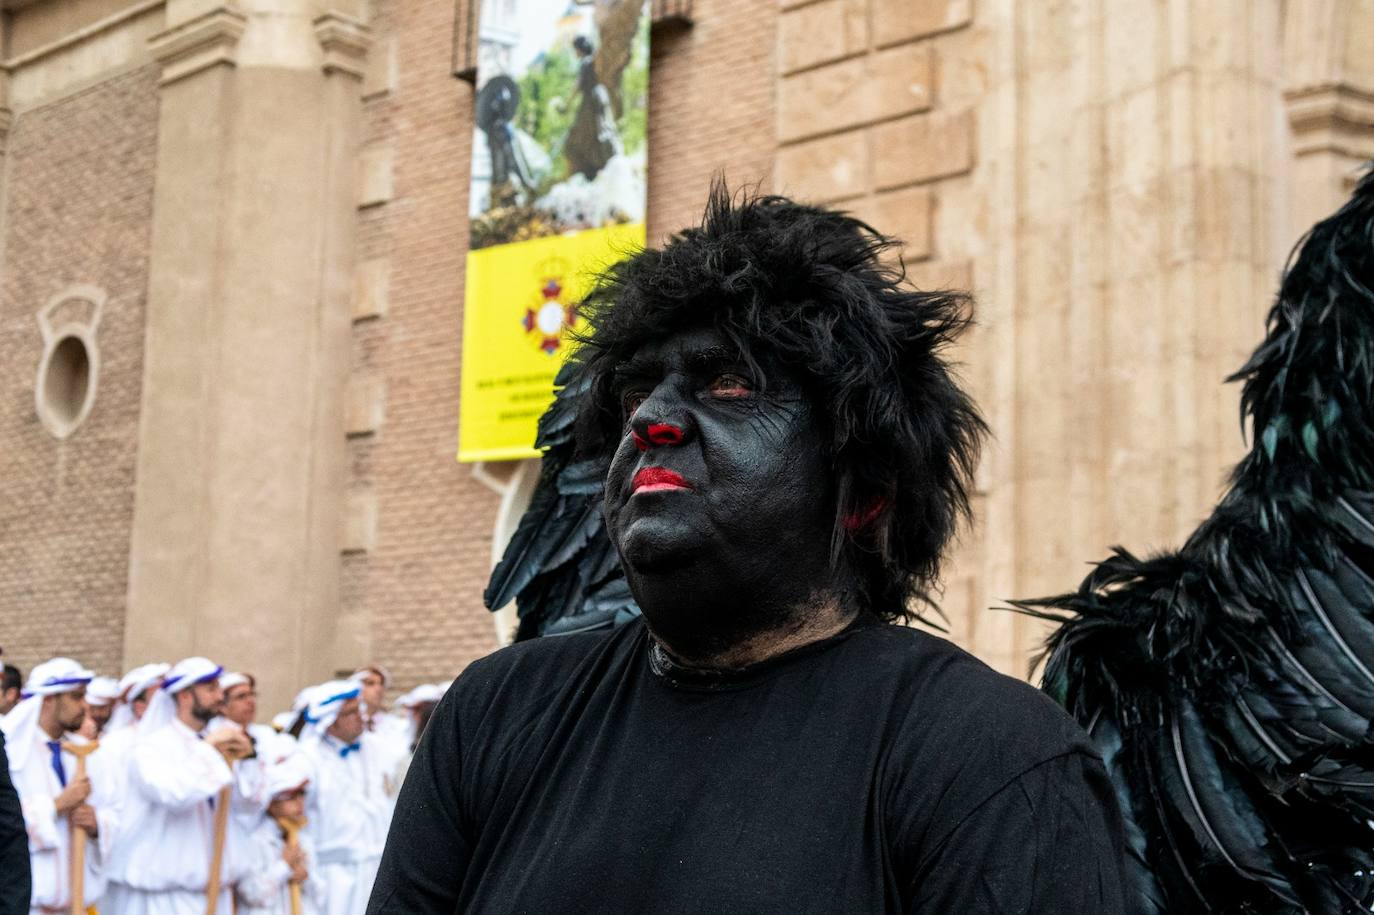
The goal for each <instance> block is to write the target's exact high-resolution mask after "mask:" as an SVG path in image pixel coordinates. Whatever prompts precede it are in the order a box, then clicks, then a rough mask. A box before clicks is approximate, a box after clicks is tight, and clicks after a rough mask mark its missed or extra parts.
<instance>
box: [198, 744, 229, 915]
mask: <svg viewBox="0 0 1374 915" xmlns="http://www.w3.org/2000/svg"><path fill="white" fill-rule="evenodd" d="M220 753H221V754H223V756H224V761H225V762H227V763H228V764H229V774H230V778H229V784H227V785H225V786H224V787H223V788H221V789H219V797H218V798H217V799H216V801H215V844H214V849H213V851H212V852H211V854H210V879H209V880H208V881H207V882H206V884H205V915H215V909H216V908H218V906H219V878H220V871H221V869H223V867H224V837H225V835H226V834H227V833H228V831H229V801H230V798H231V795H232V794H233V791H234V780H233V772H234V760H235V759H237V757H236V756H234V755H233V754H230V753H225V752H224V751H223V750H220Z"/></svg>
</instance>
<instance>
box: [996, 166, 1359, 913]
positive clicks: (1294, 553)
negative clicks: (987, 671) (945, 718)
mask: <svg viewBox="0 0 1374 915" xmlns="http://www.w3.org/2000/svg"><path fill="white" fill-rule="evenodd" d="M1234 379H1240V380H1243V381H1244V390H1243V394H1242V398H1241V414H1242V422H1248V423H1249V425H1250V428H1251V430H1252V431H1253V447H1252V450H1251V451H1250V452H1249V454H1248V455H1247V456H1246V457H1245V458H1244V459H1243V460H1242V461H1241V462H1240V464H1239V465H1238V466H1237V467H1236V468H1235V471H1234V473H1233V475H1232V478H1231V485H1230V487H1229V488H1228V491H1227V493H1226V494H1225V496H1224V497H1223V498H1222V500H1221V503H1220V504H1219V505H1218V506H1217V507H1216V509H1215V510H1214V511H1213V513H1212V515H1211V516H1210V517H1209V518H1208V519H1207V520H1206V521H1205V522H1204V523H1203V524H1202V525H1201V526H1200V527H1199V528H1198V529H1197V531H1196V532H1195V533H1194V534H1193V535H1192V536H1191V537H1190V538H1189V539H1188V541H1187V542H1186V543H1185V544H1184V546H1183V547H1182V548H1181V549H1179V550H1178V551H1177V552H1171V553H1165V554H1162V555H1157V556H1153V557H1150V558H1148V559H1141V558H1138V557H1136V556H1134V555H1132V554H1131V553H1128V552H1127V551H1126V550H1124V549H1121V548H1120V547H1118V548H1116V549H1115V551H1114V552H1113V555H1112V556H1111V557H1110V558H1108V559H1106V560H1105V561H1103V562H1101V563H1099V564H1098V565H1097V566H1096V567H1095V569H1094V571H1093V572H1092V574H1090V575H1089V576H1088V577H1087V579H1086V580H1085V581H1084V582H1083V583H1082V585H1081V586H1080V587H1079V589H1078V590H1077V591H1076V592H1074V593H1071V594H1064V595H1060V596H1058V597H1052V598H1043V599H1038V600H1028V601H1018V602H1015V604H1016V606H1017V607H1018V608H1019V609H1021V610H1023V611H1024V612H1027V613H1031V614H1033V615H1036V616H1040V617H1042V618H1046V619H1051V620H1054V621H1056V622H1060V623H1062V625H1061V626H1060V628H1059V629H1058V630H1057V631H1056V632H1055V633H1054V634H1053V635H1052V636H1051V637H1050V639H1049V642H1048V646H1047V651H1048V662H1047V665H1046V669H1045V679H1044V688H1045V689H1046V690H1047V691H1049V692H1050V693H1051V694H1052V695H1053V696H1054V697H1055V698H1056V699H1058V700H1059V701H1060V702H1062V703H1063V704H1064V706H1065V707H1066V708H1068V710H1069V711H1070V712H1071V713H1072V714H1073V715H1074V716H1075V717H1077V719H1078V720H1079V721H1080V722H1081V723H1082V724H1083V725H1084V726H1085V727H1087V728H1088V730H1089V732H1090V733H1091V734H1092V736H1093V738H1094V740H1095V741H1096V743H1097V745H1098V747H1099V749H1100V750H1101V752H1102V753H1103V755H1104V757H1105V759H1106V763H1107V766H1108V769H1109V771H1110V773H1111V775H1112V778H1113V781H1114V783H1115V785H1116V789H1117V792H1118V795H1119V798H1120V801H1121V805H1122V807H1123V809H1124V812H1125V813H1126V816H1127V831H1128V836H1127V838H1128V840H1129V842H1128V844H1129V846H1130V862H1129V867H1130V869H1131V870H1132V871H1133V876H1134V878H1135V884H1136V886H1137V887H1138V890H1137V893H1136V896H1135V902H1136V906H1137V908H1138V910H1139V911H1141V912H1148V913H1157V912H1158V913H1162V912H1168V913H1189V912H1224V913H1240V912H1247V913H1248V912H1313V913H1328V912H1331V913H1336V912H1356V911H1364V912H1368V911H1369V910H1370V907H1371V903H1374V873H1372V872H1374V829H1371V826H1370V822H1371V820H1372V819H1374V739H1372V738H1371V734H1370V724H1371V721H1374V479H1371V477H1374V173H1368V174H1366V176H1365V178H1364V179H1363V180H1362V181H1361V182H1360V183H1359V185H1358V187H1357V188H1356V191H1355V195H1354V198H1353V199H1352V200H1351V201H1349V202H1348V203H1347V204H1346V205H1345V206H1344V207H1343V208H1342V209H1341V210H1340V211H1339V212H1338V213H1336V214H1335V215H1334V216H1332V217H1331V218H1329V219H1327V220H1325V221H1323V222H1321V223H1319V224H1317V226H1315V227H1314V228H1313V229H1312V231H1311V232H1310V233H1309V234H1308V236H1307V237H1306V239H1305V240H1304V241H1303V242H1302V244H1301V245H1300V248H1299V250H1298V253H1297V256H1296V258H1295V259H1294V260H1293V261H1292V262H1291V263H1290V265H1289V268H1288V270H1287V272H1286V275H1285V277H1284V279H1283V282H1282V285H1281V288H1280V291H1279V295H1278V299H1277V302H1276V303H1275V305H1274V307H1273V309H1272V311H1271V312H1270V314H1269V319H1268V326H1267V336H1266V338H1265V340H1264V342H1263V343H1262V344H1261V345H1260V347H1259V348H1258V349H1257V350H1256V351H1255V353H1254V355H1253V356H1252V357H1251V359H1250V361H1249V362H1248V363H1246V365H1245V366H1244V367H1243V368H1241V370H1240V371H1239V372H1237V373H1236V375H1235V376H1234ZM1234 379H1233V380H1234Z"/></svg>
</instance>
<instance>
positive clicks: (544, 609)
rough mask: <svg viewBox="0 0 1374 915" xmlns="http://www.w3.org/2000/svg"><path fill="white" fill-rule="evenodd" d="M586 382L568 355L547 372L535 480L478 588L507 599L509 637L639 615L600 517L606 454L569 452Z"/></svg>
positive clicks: (488, 598)
mask: <svg viewBox="0 0 1374 915" xmlns="http://www.w3.org/2000/svg"><path fill="white" fill-rule="evenodd" d="M589 384H590V381H589V380H588V379H587V378H586V377H585V376H583V377H579V376H578V374H577V372H576V371H575V364H574V363H573V362H569V363H567V364H566V365H564V367H563V369H562V371H560V372H559V373H558V377H557V378H556V379H554V387H555V395H554V401H553V403H552V404H551V405H550V406H549V409H548V410H546V411H545V412H544V415H543V416H541V417H540V419H539V434H538V437H537V438H536V439H535V447H537V448H539V449H541V450H542V451H543V452H544V458H543V463H542V465H541V467H540V476H539V482H538V484H537V485H536V487H535V490H534V497H533V498H532V499H531V501H530V507H529V508H528V509H527V510H526V511H525V514H524V515H523V516H522V517H521V519H520V526H519V527H518V528H516V530H515V535H514V536H513V537H512V538H511V541H510V544H509V545H507V547H506V552H505V553H504V554H503V555H502V557H501V561H500V562H499V563H498V564H497V566H496V568H495V569H493V570H492V573H491V579H490V580H489V581H488V583H487V590H486V592H485V593H484V594H483V595H482V598H483V601H484V602H485V603H486V605H487V607H488V608H489V609H491V610H499V609H501V608H502V607H504V606H506V605H507V604H509V603H510V602H511V601H515V608H516V613H517V614H518V615H519V618H520V625H519V627H518V628H517V629H516V632H515V638H516V640H517V641H519V640H522V639H529V638H535V637H536V636H541V635H563V634H567V633H570V632H585V631H588V630H591V629H601V628H609V627H611V626H615V625H619V624H621V623H625V622H628V621H629V620H631V619H634V618H635V617H636V616H638V615H639V607H638V605H636V604H635V601H634V598H633V597H632V596H631V595H630V586H629V584H628V583H627V582H626V581H625V574H624V572H622V571H621V569H620V558H619V557H618V556H617V555H616V552H615V547H614V545H612V543H611V539H610V537H609V536H608V535H607V534H606V527H605V524H604V523H603V522H602V520H601V485H602V481H604V480H605V478H606V468H607V464H608V463H609V459H605V460H581V461H579V460H576V459H575V454H576V443H575V441H574V436H573V432H574V426H575V424H576V422H577V411H578V407H579V404H580V399H581V397H582V396H583V395H584V394H586V393H587V387H588V385H589Z"/></svg>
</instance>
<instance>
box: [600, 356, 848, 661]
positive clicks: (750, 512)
mask: <svg viewBox="0 0 1374 915" xmlns="http://www.w3.org/2000/svg"><path fill="white" fill-rule="evenodd" d="M756 371H757V370H752V369H751V368H750V367H747V366H746V365H745V364H744V361H743V360H741V359H739V358H738V357H737V356H736V355H735V354H733V353H732V352H731V351H730V350H729V348H728V347H727V346H726V343H725V340H724V338H723V337H722V336H721V335H720V334H718V333H717V332H716V331H714V330H710V329H697V330H690V331H684V332H682V333H679V334H676V335H674V336H672V337H669V338H667V339H665V340H663V341H660V342H657V343H654V344H651V345H649V346H646V347H644V348H642V349H641V350H640V351H639V352H638V353H636V355H635V357H634V358H633V359H632V360H630V362H629V363H628V364H626V365H622V366H619V367H617V370H616V382H615V385H614V391H615V394H616V396H617V397H619V398H620V401H621V404H622V412H623V415H624V416H625V419H626V424H625V428H624V431H623V434H622V437H621V441H620V446H619V448H618V449H617V450H616V453H615V456H614V458H613V459H612V462H611V466H610V470H609V473H608V474H607V477H606V500H605V515H606V526H607V530H608V531H609V532H610V535H611V538H612V540H613V541H614V543H615V544H616V547H617V548H618V549H619V551H620V555H621V559H622V562H623V565H624V567H625V572H626V575H627V577H628V579H629V583H630V587H631V590H632V591H633V592H634V595H635V599H636V600H637V601H638V602H639V605H640V607H641V609H642V610H643V611H644V615H645V618H646V620H647V621H648V623H649V626H650V628H651V629H652V630H653V632H654V634H655V635H656V636H657V637H658V638H659V639H661V640H662V641H663V642H664V643H665V644H667V645H668V647H669V648H670V649H672V650H674V651H675V652H676V653H678V654H680V655H681V656H683V657H685V658H691V657H701V656H709V655H711V654H713V653H716V652H719V651H722V650H725V649H728V648H729V647H731V646H732V645H735V644H737V643H738V642H739V641H740V640H742V639H745V638H748V637H750V636H753V635H757V634H759V633H763V632H767V631H770V630H774V629H781V628H785V627H787V626H788V625H789V624H791V623H797V622H800V621H801V620H800V617H801V616H803V615H804V614H805V613H806V611H807V610H808V609H809V608H810V607H811V606H814V605H815V602H816V601H817V600H821V599H826V598H828V597H829V596H830V595H831V593H832V591H833V590H834V586H835V583H834V576H833V574H832V570H831V569H830V567H829V545H830V537H831V530H832V525H833V522H834V493H833V484H832V481H831V479H830V473H829V470H828V467H827V465H826V461H825V457H824V451H823V448H822V442H821V436H820V433H819V431H818V428H817V424H816V421H815V417H814V415H813V413H812V410H811V408H810V405H809V403H808V402H807V400H806V398H805V397H804V396H803V392H802V388H801V386H800V384H799V383H798V380H797V378H796V377H795V376H794V375H793V374H792V373H790V372H787V371H785V370H781V369H770V370H768V377H767V378H760V377H755V372H756Z"/></svg>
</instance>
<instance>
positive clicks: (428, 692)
mask: <svg viewBox="0 0 1374 915" xmlns="http://www.w3.org/2000/svg"><path fill="white" fill-rule="evenodd" d="M447 689H448V687H447V686H445V685H444V684H442V683H421V684H420V685H419V686H417V687H415V688H414V689H412V690H411V691H410V692H408V693H406V694H405V695H404V696H402V697H401V698H400V699H398V700H396V704H397V705H399V706H400V707H401V708H418V707H419V706H421V705H424V704H426V703H429V702H438V701H439V700H440V699H442V698H444V691H445V690H447Z"/></svg>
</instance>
